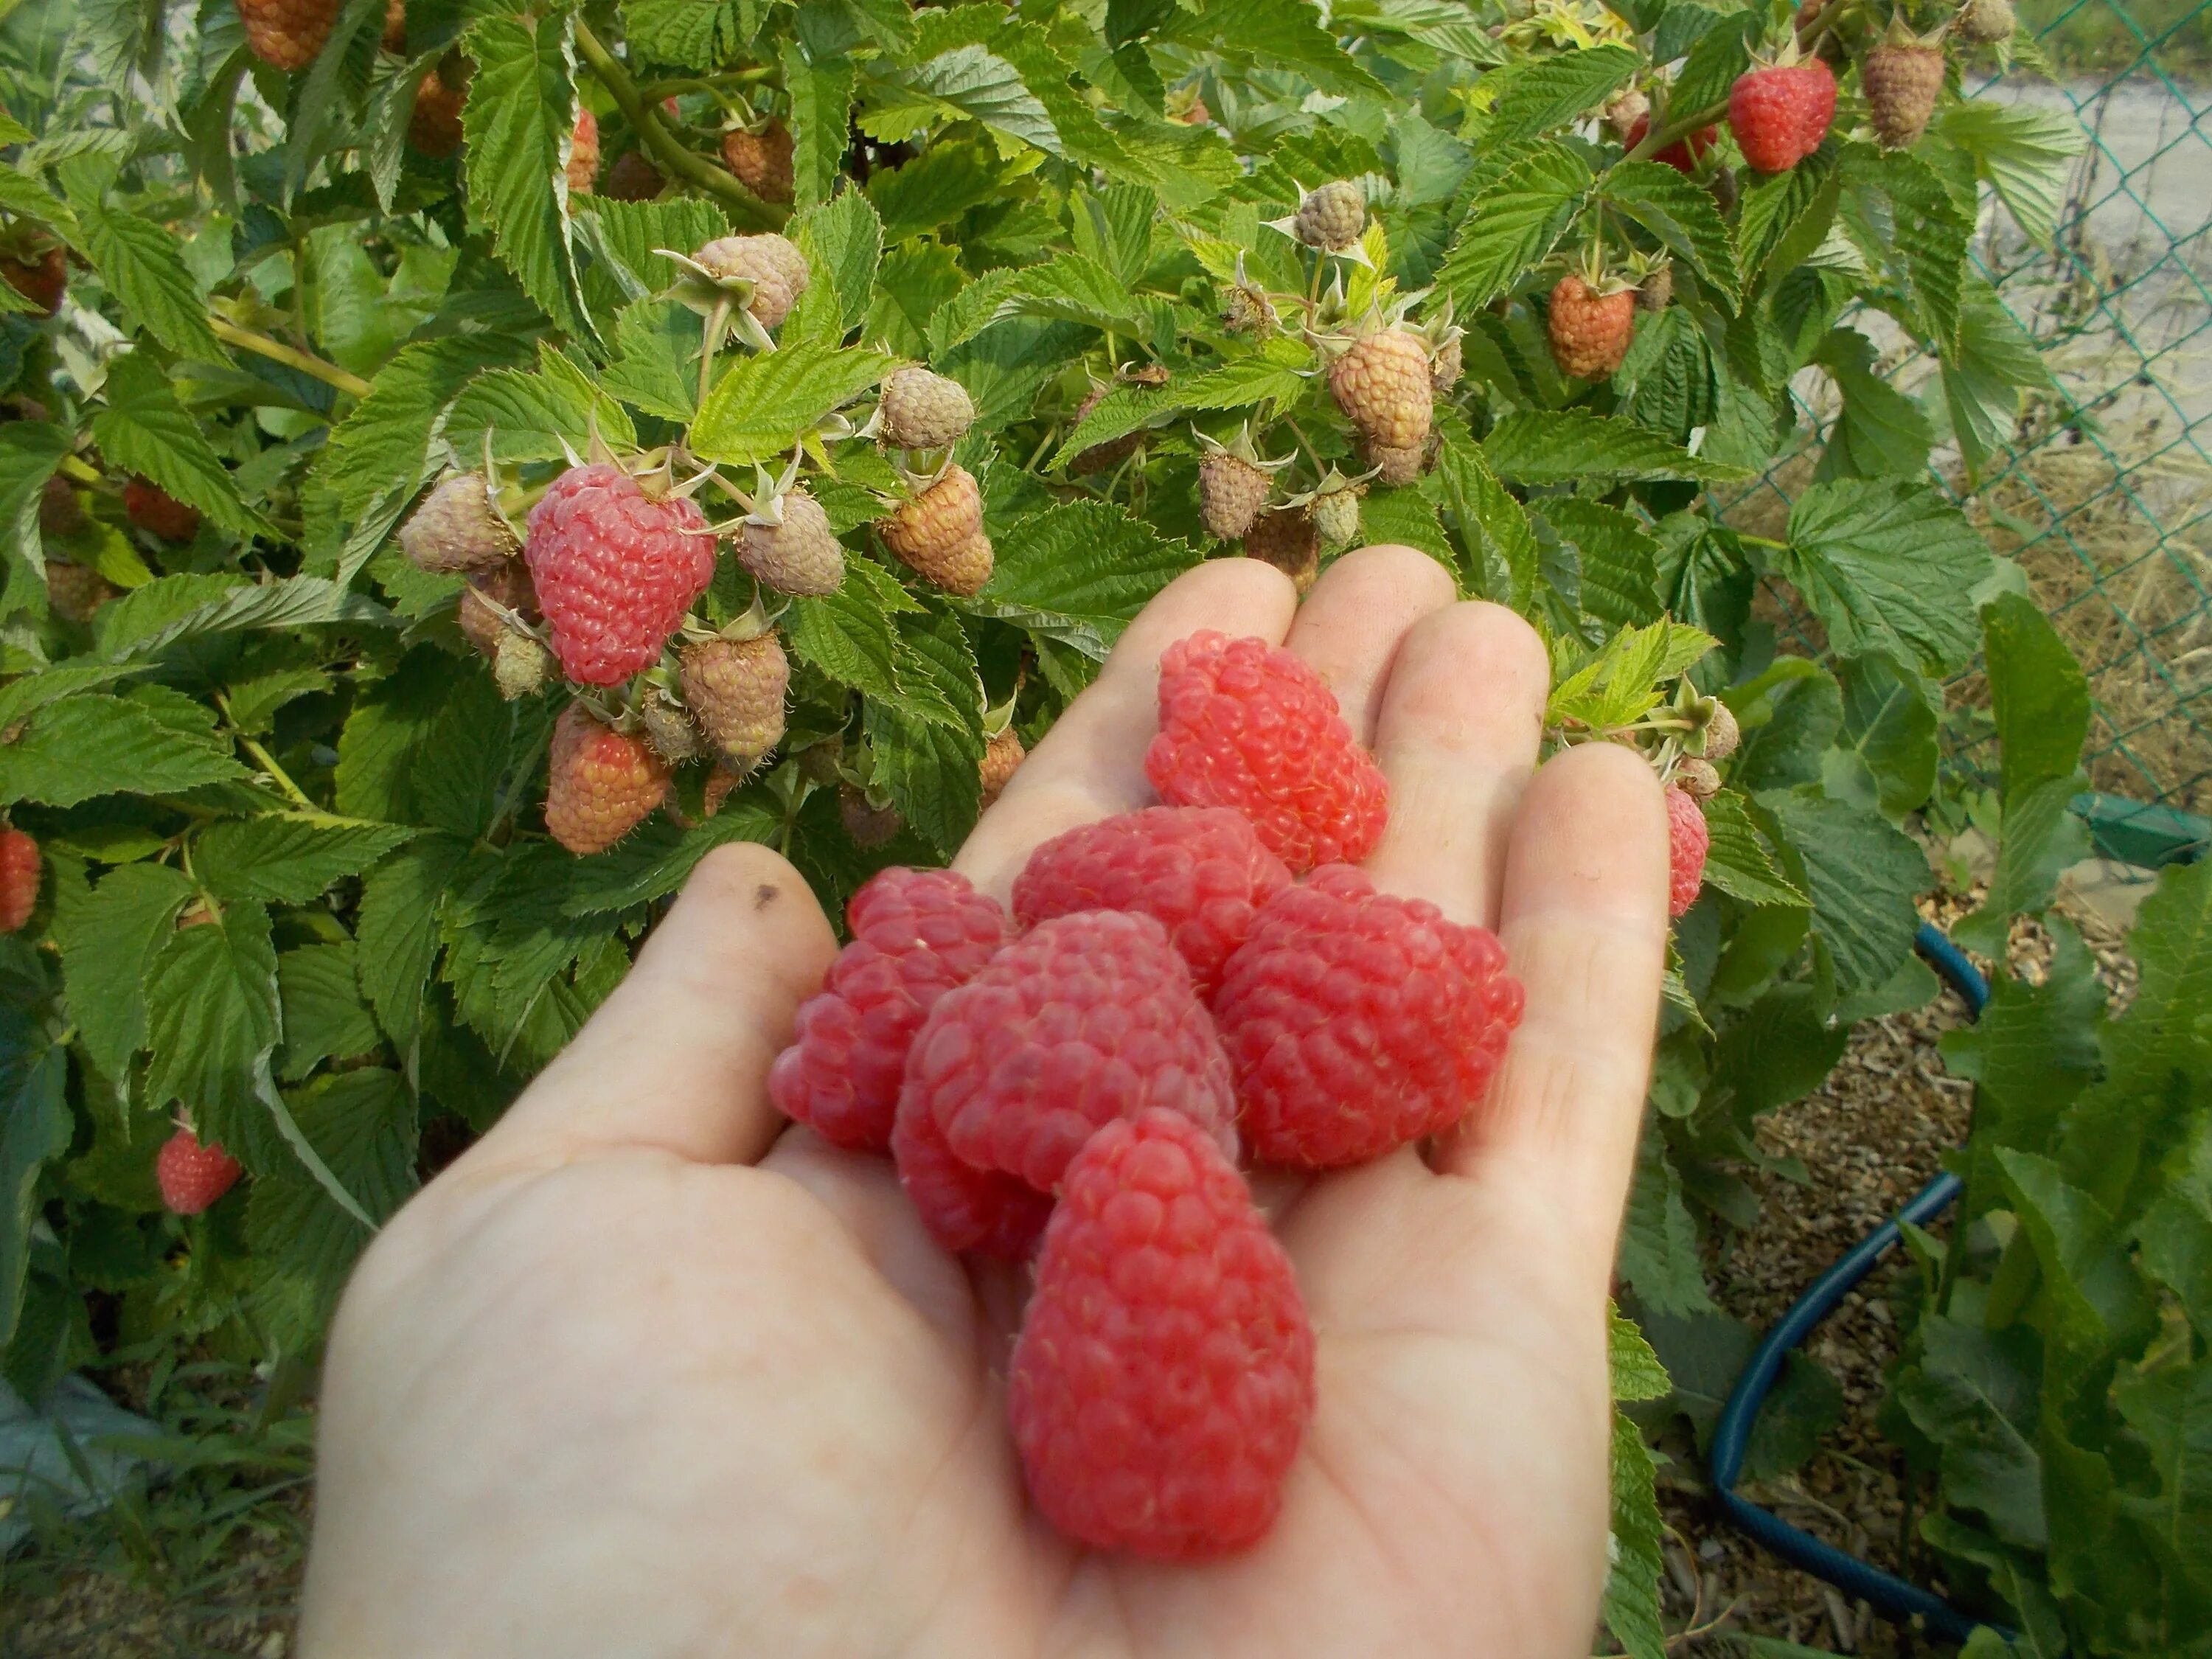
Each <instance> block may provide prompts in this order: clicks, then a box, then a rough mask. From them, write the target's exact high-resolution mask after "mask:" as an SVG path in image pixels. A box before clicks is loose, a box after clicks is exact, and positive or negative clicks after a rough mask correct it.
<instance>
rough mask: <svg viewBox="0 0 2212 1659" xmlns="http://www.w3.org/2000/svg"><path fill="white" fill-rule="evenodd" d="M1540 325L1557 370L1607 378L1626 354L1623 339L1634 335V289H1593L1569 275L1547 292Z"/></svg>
mask: <svg viewBox="0 0 2212 1659" xmlns="http://www.w3.org/2000/svg"><path fill="white" fill-rule="evenodd" d="M1545 326H1546V329H1547V332H1548V333H1549V335H1550V337H1551V341H1552V361H1553V362H1555V363H1557V364H1558V365H1559V373H1560V374H1568V375H1572V376H1574V377H1575V378H1577V379H1578V380H1607V379H1609V378H1611V376H1612V374H1613V370H1615V369H1617V368H1620V362H1621V359H1622V358H1624V357H1626V356H1627V355H1628V343H1629V342H1630V341H1631V340H1632V339H1633V338H1634V337H1635V335H1636V290H1635V289H1632V288H1625V289H1621V290H1620V293H1618V294H1598V293H1594V292H1593V291H1592V290H1591V289H1590V286H1589V283H1585V282H1583V279H1582V278H1581V277H1579V276H1574V275H1572V274H1571V273H1570V274H1569V275H1567V276H1562V277H1560V278H1559V286H1558V287H1556V288H1554V289H1553V290H1552V303H1551V309H1550V311H1549V313H1547V318H1546V323H1545Z"/></svg>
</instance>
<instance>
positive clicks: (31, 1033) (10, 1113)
mask: <svg viewBox="0 0 2212 1659" xmlns="http://www.w3.org/2000/svg"><path fill="white" fill-rule="evenodd" d="M68 1081H69V1061H68V1057H67V1055H66V1054H65V1053H64V1051H63V1050H62V1049H59V1048H55V1047H53V1046H52V1044H51V1043H50V1042H48V1041H47V1038H46V1033H45V1032H44V1031H42V1030H40V1029H39V1028H38V1027H37V1026H36V1025H35V1024H33V1023H32V1021H31V1019H30V1018H28V1017H27V1015H25V1014H24V1013H23V1012H21V1010H20V1009H16V1008H12V1007H0V1203H4V1204H5V1205H6V1206H7V1207H6V1212H5V1213H4V1214H0V1347H4V1346H6V1345H7V1343H8V1342H9V1340H10V1339H11V1338H13V1337H14V1335H15V1325H16V1320H17V1318H18V1316H20V1314H21V1311H22V1307H23V1281H24V1277H25V1274H26V1273H27V1270H28V1268H29V1266H30V1258H31V1224H32V1223H33V1221H35V1220H36V1219H37V1218H38V1214H39V1205H38V1188H39V1172H40V1170H42V1169H44V1168H45V1167H46V1164H48V1163H50V1162H51V1161H52V1160H53V1159H55V1158H59V1157H61V1156H62V1154H63V1153H64V1152H67V1151H69V1145H70V1127H71V1119H70V1108H69V1101H68V1099H67V1097H65V1095H64V1088H65V1086H66V1085H67V1084H68Z"/></svg>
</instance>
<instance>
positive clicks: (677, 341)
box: [599, 300, 699, 425]
mask: <svg viewBox="0 0 2212 1659" xmlns="http://www.w3.org/2000/svg"><path fill="white" fill-rule="evenodd" d="M698 361H699V319H697V318H696V317H695V316H693V315H692V314H691V313H690V312H688V311H686V310H684V307H681V306H678V305H675V304H671V302H669V301H665V300H640V301H637V302H636V303H635V304H634V305H630V306H627V307H624V308H623V312H622V313H621V315H620V316H618V317H617V318H616V319H615V358H614V362H611V363H610V364H608V365H607V372H606V373H605V374H603V375H601V376H600V377H599V385H600V386H601V388H602V389H603V390H605V392H606V393H607V394H608V395H609V396H610V397H613V398H620V399H621V400H622V401H623V402H624V403H626V404H630V405H632V406H633V407H635V408H637V409H641V410H644V411H645V412H646V413H647V414H648V415H658V416H660V417H661V418H662V419H663V420H665V421H677V422H683V423H684V424H687V425H688V424H689V423H690V420H691V417H692V416H693V415H694V414H695V413H696V411H697V407H698V405H697V398H698V389H699V375H698Z"/></svg>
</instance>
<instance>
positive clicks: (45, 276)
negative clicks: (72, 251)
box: [0, 243, 69, 317]
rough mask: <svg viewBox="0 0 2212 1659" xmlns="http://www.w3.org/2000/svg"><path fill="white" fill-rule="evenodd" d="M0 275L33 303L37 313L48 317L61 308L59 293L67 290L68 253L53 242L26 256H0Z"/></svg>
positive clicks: (61, 293)
mask: <svg viewBox="0 0 2212 1659" xmlns="http://www.w3.org/2000/svg"><path fill="white" fill-rule="evenodd" d="M0 276H4V277H6V278H7V280H8V286H9V287H10V288H12V289H15V292H16V293H18V294H20V295H22V296H23V297H24V298H25V299H27V300H28V301H30V302H31V303H32V304H33V305H34V306H36V307H38V308H39V315H40V316H41V317H51V316H52V315H53V314H54V313H56V312H57V311H59V310H60V309H61V308H62V295H63V294H64V293H65V292H66V291H67V290H68V289H69V256H68V255H67V254H65V253H64V252H62V249H61V245H60V244H59V243H56V244H55V245H54V246H52V247H50V248H48V249H46V251H45V252H42V253H37V254H33V255H31V256H30V257H29V258H22V259H12V258H0Z"/></svg>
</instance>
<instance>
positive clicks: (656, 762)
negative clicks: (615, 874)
mask: <svg viewBox="0 0 2212 1659" xmlns="http://www.w3.org/2000/svg"><path fill="white" fill-rule="evenodd" d="M667 793H668V767H667V763H665V762H664V761H663V760H662V759H661V758H660V757H659V756H658V755H656V754H654V753H653V750H652V749H651V747H649V746H648V745H647V743H646V742H645V740H644V739H643V738H635V737H632V736H630V735H629V733H627V732H617V731H616V730H615V729H614V728H613V727H612V726H608V725H605V723H603V722H602V721H601V720H599V718H598V716H596V715H594V714H592V711H591V710H590V709H588V708H585V707H584V705H583V704H581V703H580V702H572V703H570V704H569V705H568V707H567V708H564V709H562V711H561V718H560V719H559V720H556V722H555V723H554V726H553V751H552V755H551V757H550V761H549V763H548V770H547V781H546V787H545V829H546V833H547V834H549V835H550V836H552V837H553V839H554V840H556V841H557V842H560V843H561V845H562V846H563V847H565V848H568V850H569V851H570V852H572V853H574V854H576V855H577V856H578V857H580V858H581V857H585V856H587V855H588V854H592V853H603V852H605V850H606V849H607V848H610V847H611V846H613V845H614V844H615V843H616V842H618V841H620V840H621V839H622V838H623V836H626V835H628V834H629V832H630V831H631V830H633V829H636V828H637V826H638V825H639V824H640V823H643V822H644V821H645V819H646V817H647V816H648V815H649V814H650V813H651V812H652V811H653V808H654V807H656V806H658V805H660V802H661V799H662V797H663V796H665V794H667Z"/></svg>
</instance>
